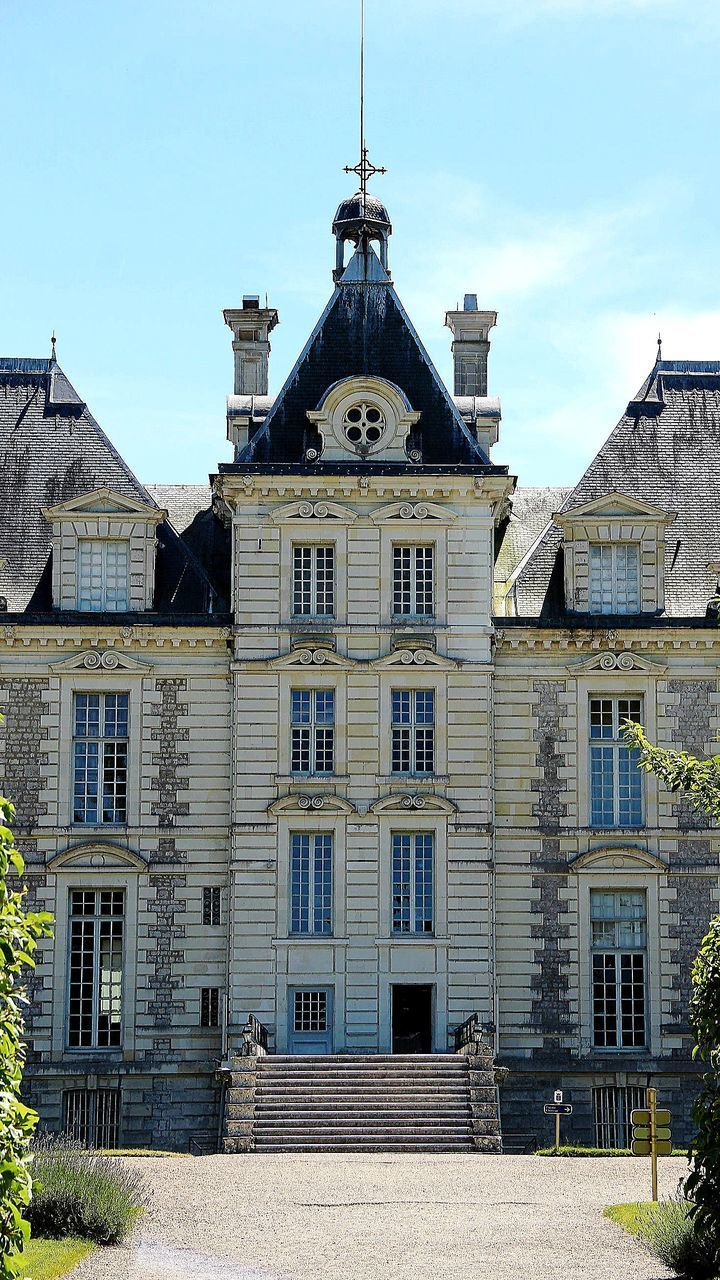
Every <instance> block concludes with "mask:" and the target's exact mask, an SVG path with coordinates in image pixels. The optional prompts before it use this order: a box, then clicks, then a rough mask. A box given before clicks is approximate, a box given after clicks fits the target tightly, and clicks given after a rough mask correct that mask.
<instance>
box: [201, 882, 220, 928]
mask: <svg viewBox="0 0 720 1280" xmlns="http://www.w3.org/2000/svg"><path fill="white" fill-rule="evenodd" d="M221 901H222V898H221V890H220V888H219V887H218V886H217V885H206V886H205V888H204V889H203V898H202V902H203V906H202V922H203V924H206V925H211V926H213V925H217V924H220V904H221Z"/></svg>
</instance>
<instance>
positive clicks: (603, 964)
mask: <svg viewBox="0 0 720 1280" xmlns="http://www.w3.org/2000/svg"><path fill="white" fill-rule="evenodd" d="M590 927H591V930H592V939H591V944H592V988H593V989H592V995H593V1044H594V1045H595V1046H596V1047H597V1048H607V1049H643V1048H645V1045H646V1043H647V1026H646V1014H645V1003H646V971H647V951H646V948H647V908H646V902H645V894H644V892H642V890H633V891H631V890H616V891H612V892H611V891H607V892H606V891H605V890H604V889H593V890H591V892H590Z"/></svg>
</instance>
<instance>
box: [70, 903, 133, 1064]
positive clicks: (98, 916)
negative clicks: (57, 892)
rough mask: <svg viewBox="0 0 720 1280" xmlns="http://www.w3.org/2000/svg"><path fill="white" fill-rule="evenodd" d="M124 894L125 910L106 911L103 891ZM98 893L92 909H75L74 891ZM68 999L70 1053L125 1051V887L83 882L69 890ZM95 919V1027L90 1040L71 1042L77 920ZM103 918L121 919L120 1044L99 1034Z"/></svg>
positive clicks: (93, 981) (93, 967) (93, 1017)
mask: <svg viewBox="0 0 720 1280" xmlns="http://www.w3.org/2000/svg"><path fill="white" fill-rule="evenodd" d="M107 893H110V894H122V907H123V909H122V912H121V913H116V912H103V910H102V895H103V894H107ZM75 894H84V895H90V894H93V895H94V907H93V911H92V912H85V911H83V912H78V913H75V912H74V911H73V903H74V895H75ZM66 913H67V948H68V959H67V974H68V979H67V1003H66V1006H65V1007H66V1040H67V1043H66V1047H67V1051H68V1053H107V1052H109V1053H118V1052H122V1050H123V1047H124V1029H125V1007H126V998H127V986H126V975H125V961H126V956H127V950H128V945H127V895H126V893H125V891H124V889H122V888H117V887H115V886H109V885H102V886H101V887H100V888H83V887H81V886H79V885H77V886H76V885H73V886H71V887H70V888H69V890H68V895H67V907H66ZM90 920H91V921H92V922H93V946H92V1013H91V1018H92V1027H91V1039H90V1043H88V1044H71V1043H70V1037H71V1034H72V1033H73V1027H72V1026H71V1017H72V1014H71V1001H72V989H73V973H72V969H73V966H72V960H73V955H74V950H73V924H74V923H75V922H78V921H90ZM103 921H109V922H111V923H116V922H118V921H120V922H121V933H120V938H121V942H120V990H119V997H118V999H119V1019H118V1021H119V1024H120V1029H119V1039H118V1042H117V1043H116V1044H101V1043H100V1034H99V1030H100V1029H99V1019H100V1016H101V999H102V986H103V970H102V964H101V953H100V932H101V925H102V923H103Z"/></svg>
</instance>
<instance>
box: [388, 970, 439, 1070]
mask: <svg viewBox="0 0 720 1280" xmlns="http://www.w3.org/2000/svg"><path fill="white" fill-rule="evenodd" d="M432 992H433V989H432V987H430V986H416V985H415V984H413V985H412V986H410V985H408V986H393V989H392V1051H393V1053H432V1013H433V1009H432V1003H433V1002H432Z"/></svg>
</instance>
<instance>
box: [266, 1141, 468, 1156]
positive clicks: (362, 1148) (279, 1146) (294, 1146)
mask: <svg viewBox="0 0 720 1280" xmlns="http://www.w3.org/2000/svg"><path fill="white" fill-rule="evenodd" d="M255 1150H256V1152H258V1153H259V1154H262V1152H264V1151H267V1152H270V1151H297V1152H302V1151H307V1152H313V1151H315V1152H317V1151H328V1152H331V1151H337V1152H347V1153H348V1154H350V1153H352V1152H357V1153H361V1152H367V1153H368V1154H369V1153H371V1152H373V1153H375V1154H378V1153H379V1152H384V1151H405V1152H407V1153H408V1154H410V1153H415V1152H421V1151H428V1152H437V1153H439V1154H440V1153H443V1152H461V1151H462V1152H474V1151H475V1150H476V1148H475V1145H474V1143H473V1142H472V1139H469V1138H468V1139H457V1140H454V1141H453V1140H448V1139H445V1138H442V1139H438V1140H437V1141H435V1142H427V1141H424V1140H423V1141H419V1140H418V1141H415V1142H408V1141H407V1140H406V1139H402V1138H397V1139H393V1138H380V1139H379V1140H378V1142H370V1141H368V1140H365V1139H363V1141H361V1142H342V1141H337V1140H334V1139H332V1138H329V1139H328V1140H327V1141H326V1142H318V1141H311V1142H295V1141H293V1140H292V1139H282V1138H278V1139H268V1138H262V1139H261V1140H260V1141H259V1142H258V1143H256V1146H255Z"/></svg>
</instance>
